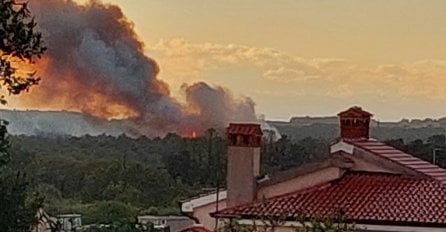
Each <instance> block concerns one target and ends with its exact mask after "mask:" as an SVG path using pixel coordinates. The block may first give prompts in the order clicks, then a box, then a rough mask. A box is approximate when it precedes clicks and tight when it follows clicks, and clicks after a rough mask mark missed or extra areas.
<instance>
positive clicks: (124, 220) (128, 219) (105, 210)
mask: <svg viewBox="0 0 446 232" xmlns="http://www.w3.org/2000/svg"><path fill="white" fill-rule="evenodd" d="M137 215H138V209H137V208H135V207H133V206H131V205H128V204H125V203H122V202H118V201H102V202H98V203H97V204H95V205H93V207H90V208H89V209H88V211H87V212H85V214H84V216H85V217H84V218H85V221H86V222H93V223H96V224H128V223H132V222H134V221H135V218H136V216H137Z"/></svg>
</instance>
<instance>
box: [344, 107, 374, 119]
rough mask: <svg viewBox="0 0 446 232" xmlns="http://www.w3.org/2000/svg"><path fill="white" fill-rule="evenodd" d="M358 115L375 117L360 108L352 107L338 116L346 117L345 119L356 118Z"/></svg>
mask: <svg viewBox="0 0 446 232" xmlns="http://www.w3.org/2000/svg"><path fill="white" fill-rule="evenodd" d="M356 115H360V116H365V117H371V116H373V114H371V113H369V112H367V111H365V110H363V109H362V108H361V107H359V106H353V107H350V108H349V109H348V110H345V111H342V112H341V113H339V114H338V116H344V117H345V116H356Z"/></svg>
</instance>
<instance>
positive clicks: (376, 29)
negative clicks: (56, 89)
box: [79, 0, 446, 120]
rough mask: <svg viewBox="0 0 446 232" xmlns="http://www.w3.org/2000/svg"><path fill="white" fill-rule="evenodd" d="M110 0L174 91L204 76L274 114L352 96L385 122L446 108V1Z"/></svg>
mask: <svg viewBox="0 0 446 232" xmlns="http://www.w3.org/2000/svg"><path fill="white" fill-rule="evenodd" d="M79 2H85V1H79ZM105 2H109V3H112V4H117V5H119V6H120V7H121V8H122V10H123V11H124V13H125V14H126V15H127V17H128V18H129V19H130V20H131V21H132V22H134V25H135V30H136V31H137V33H138V34H139V36H140V39H141V40H143V41H144V42H145V44H146V54H147V55H148V56H150V57H153V58H154V59H155V60H156V61H157V63H158V64H159V65H160V68H161V72H160V74H159V78H160V79H162V80H164V81H166V82H167V83H169V84H170V86H171V91H172V94H173V95H175V96H180V97H181V91H180V89H181V85H182V84H183V83H193V82H196V81H198V80H203V81H206V82H208V83H210V84H213V85H221V86H224V87H226V88H228V89H230V90H232V92H233V93H234V94H235V95H246V96H249V97H251V98H252V99H253V100H254V101H255V102H256V105H257V106H256V110H257V113H258V114H265V115H266V117H267V118H268V119H283V120H288V119H289V118H290V117H291V116H295V115H300V116H303V115H334V114H335V113H337V112H339V111H341V110H343V109H345V108H347V107H349V106H351V105H354V104H355V105H361V106H363V107H364V108H365V109H367V110H370V111H372V112H374V114H375V115H376V116H375V118H377V119H379V120H399V119H401V118H425V117H431V118H438V117H442V116H446V104H445V100H446V46H445V45H446V27H445V26H444V22H446V14H445V12H446V1H443V0H428V1H426V0H391V1H389V0H373V1H358V0H317V1H316V0H277V1H271V0H243V1H241V0H224V1H223V0H187V1H185V0H162V1H161V0H107V1H105Z"/></svg>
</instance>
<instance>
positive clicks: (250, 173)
mask: <svg viewBox="0 0 446 232" xmlns="http://www.w3.org/2000/svg"><path fill="white" fill-rule="evenodd" d="M227 136H228V145H229V146H228V162H227V175H226V185H227V192H228V193H227V194H228V195H227V206H228V207H233V206H237V205H240V204H244V203H249V202H252V201H253V200H254V199H255V197H256V187H257V186H256V179H257V177H258V176H259V174H260V147H261V143H262V130H261V128H260V125H258V124H235V123H231V124H229V127H228V128H227Z"/></svg>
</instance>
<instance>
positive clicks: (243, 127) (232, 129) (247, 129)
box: [227, 123, 263, 136]
mask: <svg viewBox="0 0 446 232" xmlns="http://www.w3.org/2000/svg"><path fill="white" fill-rule="evenodd" d="M227 133H228V134H241V135H259V136H261V135H262V134H263V133H262V129H261V128H260V125H259V124H250V123H230V124H229V127H228V129H227Z"/></svg>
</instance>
